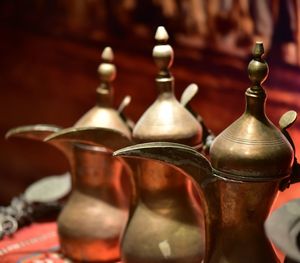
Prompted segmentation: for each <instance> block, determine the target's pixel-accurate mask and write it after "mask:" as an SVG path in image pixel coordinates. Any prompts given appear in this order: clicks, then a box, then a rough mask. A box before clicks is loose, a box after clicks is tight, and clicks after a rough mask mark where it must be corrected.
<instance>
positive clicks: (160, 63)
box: [152, 26, 174, 77]
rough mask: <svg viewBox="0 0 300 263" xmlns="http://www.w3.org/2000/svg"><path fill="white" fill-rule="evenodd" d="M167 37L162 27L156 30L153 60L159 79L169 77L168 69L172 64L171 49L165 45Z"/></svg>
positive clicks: (172, 55) (172, 53)
mask: <svg viewBox="0 0 300 263" xmlns="http://www.w3.org/2000/svg"><path fill="white" fill-rule="evenodd" d="M168 39H169V35H168V33H167V31H166V29H165V28H164V27H163V26H159V27H158V28H157V30H156V34H155V40H156V41H157V44H156V45H155V46H154V48H153V52H152V55H153V58H154V61H155V63H156V65H157V67H158V69H159V73H158V76H159V77H170V76H171V75H170V72H169V68H170V67H171V66H172V64H173V59H174V52H173V48H172V47H171V46H170V45H169V44H167V41H168Z"/></svg>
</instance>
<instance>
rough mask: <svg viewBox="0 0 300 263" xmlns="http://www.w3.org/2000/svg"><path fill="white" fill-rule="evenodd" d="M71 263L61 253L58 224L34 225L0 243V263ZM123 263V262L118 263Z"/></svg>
mask: <svg viewBox="0 0 300 263" xmlns="http://www.w3.org/2000/svg"><path fill="white" fill-rule="evenodd" d="M66 262H68V263H70V262H72V261H71V260H70V259H67V258H65V257H64V256H63V255H62V254H61V253H60V251H59V243H58V236H57V232H56V223H54V222H51V223H43V224H41V223H40V224H32V225H31V226H27V227H24V228H22V229H20V230H19V231H17V232H16V233H15V234H14V235H13V236H12V237H6V238H5V239H4V240H2V241H0V263H66ZM116 263H121V262H116Z"/></svg>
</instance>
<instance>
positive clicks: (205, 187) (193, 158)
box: [114, 142, 220, 262]
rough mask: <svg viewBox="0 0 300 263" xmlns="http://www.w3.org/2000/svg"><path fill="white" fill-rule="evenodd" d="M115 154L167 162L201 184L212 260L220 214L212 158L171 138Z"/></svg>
mask: <svg viewBox="0 0 300 263" xmlns="http://www.w3.org/2000/svg"><path fill="white" fill-rule="evenodd" d="M114 155H115V156H120V157H123V158H141V159H152V160H153V161H159V162H162V163H165V164H166V165H169V166H171V167H173V168H174V169H177V170H178V171H179V172H181V173H182V174H184V175H185V176H188V177H189V178H190V179H192V181H193V182H194V183H195V185H196V186H197V190H198V193H199V195H200V197H201V202H202V208H203V210H204V217H205V245H206V247H205V260H204V262H210V259H211V257H212V252H213V250H214V247H215V242H216V238H215V237H216V235H217V231H218V230H217V228H218V224H217V220H218V218H219V217H220V214H219V213H220V208H219V201H218V199H219V195H218V191H216V182H217V178H216V177H214V176H213V174H212V168H211V166H210V163H209V162H208V160H207V159H206V158H205V157H204V156H203V155H201V154H199V153H198V152H197V151H195V150H194V149H193V148H191V147H188V146H185V145H181V144H176V143H167V142H155V143H144V144H138V145H134V146H130V147H127V148H124V149H120V150H118V151H116V152H114Z"/></svg>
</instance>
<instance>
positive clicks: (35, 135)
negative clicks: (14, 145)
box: [5, 124, 62, 141]
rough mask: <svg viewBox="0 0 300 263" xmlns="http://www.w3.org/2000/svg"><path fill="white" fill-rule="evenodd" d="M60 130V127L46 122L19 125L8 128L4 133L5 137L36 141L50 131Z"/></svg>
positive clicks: (47, 134) (43, 137) (42, 138)
mask: <svg viewBox="0 0 300 263" xmlns="http://www.w3.org/2000/svg"><path fill="white" fill-rule="evenodd" d="M60 130H62V128H61V127H58V126H55V125H48V124H35V125H26V126H19V127H16V128H13V129H10V130H9V131H8V132H7V133H6V134H5V138H6V139H9V138H27V139H33V140H37V141H43V140H44V139H45V138H46V137H47V136H49V135H50V134H52V133H55V132H59V131H60Z"/></svg>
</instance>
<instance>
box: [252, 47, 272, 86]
mask: <svg viewBox="0 0 300 263" xmlns="http://www.w3.org/2000/svg"><path fill="white" fill-rule="evenodd" d="M252 54H253V59H252V60H251V61H250V63H249V65H248V76H249V79H250V80H251V82H252V85H251V87H250V89H251V90H253V91H255V90H256V91H257V90H261V89H262V87H261V84H262V83H263V82H264V81H265V80H266V78H267V76H268V73H269V67H268V64H267V62H266V61H265V60H264V59H263V58H262V56H263V54H264V45H263V43H262V42H256V43H255V46H254V48H253V52H252Z"/></svg>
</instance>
